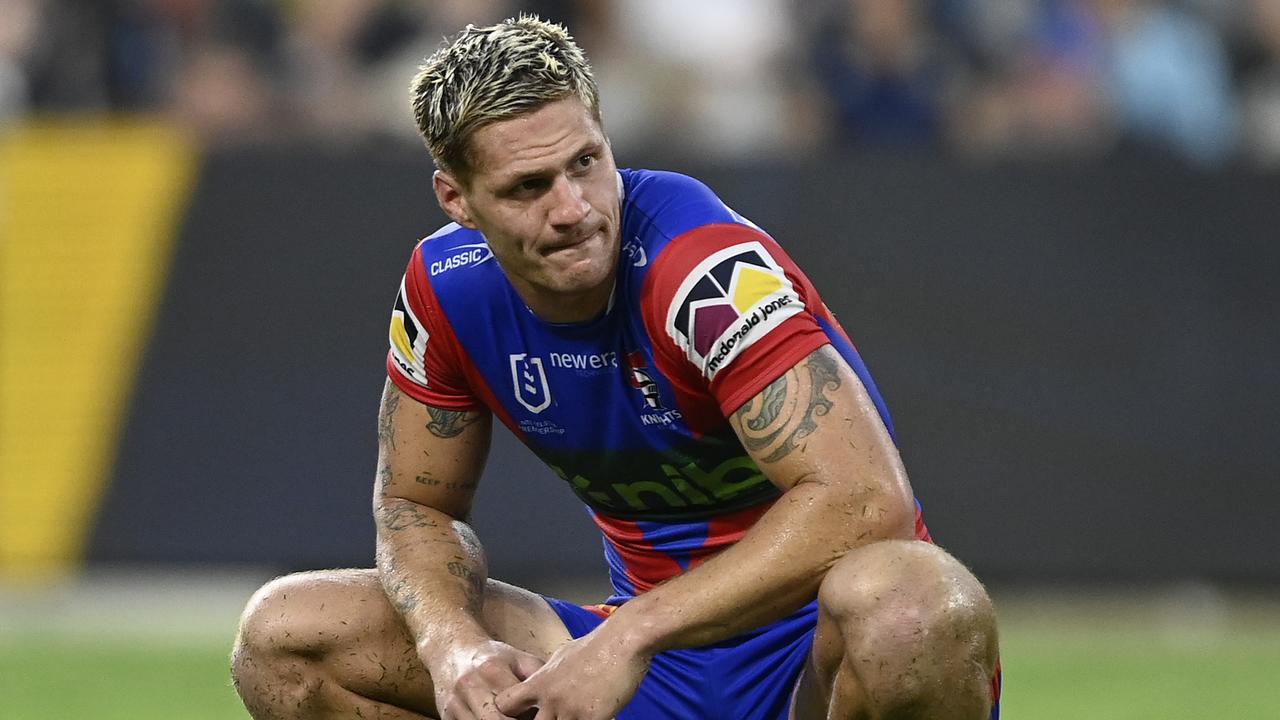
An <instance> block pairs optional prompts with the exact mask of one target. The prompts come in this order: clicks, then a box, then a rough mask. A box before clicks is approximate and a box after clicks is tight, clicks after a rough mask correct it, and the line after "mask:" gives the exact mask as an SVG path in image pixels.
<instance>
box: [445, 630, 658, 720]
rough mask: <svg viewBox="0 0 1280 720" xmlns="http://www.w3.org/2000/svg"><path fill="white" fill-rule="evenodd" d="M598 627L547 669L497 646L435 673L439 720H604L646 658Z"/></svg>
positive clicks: (627, 695) (636, 679) (629, 692)
mask: <svg viewBox="0 0 1280 720" xmlns="http://www.w3.org/2000/svg"><path fill="white" fill-rule="evenodd" d="M606 625H607V623H606ZM604 628H605V625H601V626H600V627H599V628H597V629H596V631H594V632H592V633H590V634H588V635H585V636H583V637H581V638H578V639H577V640H573V641H571V642H569V643H567V644H565V645H564V646H562V647H561V648H560V649H559V650H557V651H556V652H555V653H554V654H553V655H552V656H551V658H550V659H549V660H547V661H546V663H543V662H542V661H541V660H539V659H538V658H536V657H534V656H533V655H530V654H528V653H525V652H522V651H520V650H517V649H516V648H514V647H511V646H510V645H506V644H505V643H501V642H498V641H496V640H493V641H489V642H487V643H485V644H484V645H482V646H480V647H478V648H475V649H474V650H473V651H472V652H470V653H468V654H467V657H465V658H462V659H460V661H455V663H454V664H455V667H456V671H455V672H451V673H442V674H441V677H440V679H441V681H443V682H441V683H439V684H438V685H437V687H436V702H437V707H438V708H439V710H440V713H441V718H442V720H506V719H508V718H518V719H519V720H610V719H611V718H613V717H614V716H615V715H617V713H618V711H619V710H621V709H622V708H623V706H625V705H626V704H627V702H628V701H629V700H630V699H631V697H632V696H633V695H634V694H635V692H636V688H638V687H639V686H640V681H641V680H642V679H643V678H644V675H645V673H646V672H647V671H648V669H649V658H648V657H647V656H645V655H643V654H641V653H638V652H635V651H632V650H628V649H626V648H624V647H623V645H622V643H620V642H616V641H615V640H614V639H613V638H611V637H610V636H609V633H608V631H607V630H605V629H604ZM450 676H451V677H452V679H453V681H452V682H449V678H450Z"/></svg>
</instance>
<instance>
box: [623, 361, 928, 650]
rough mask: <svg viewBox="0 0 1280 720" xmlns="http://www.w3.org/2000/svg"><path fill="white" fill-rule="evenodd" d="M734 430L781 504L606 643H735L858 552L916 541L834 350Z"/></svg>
mask: <svg viewBox="0 0 1280 720" xmlns="http://www.w3.org/2000/svg"><path fill="white" fill-rule="evenodd" d="M730 423H731V425H732V426H733V428H734V430H735V431H736V432H737V434H738V436H739V438H740V439H741V440H742V443H743V446H744V447H746V449H747V451H748V453H750V455H751V456H752V458H753V459H754V460H755V461H756V463H757V464H758V465H759V466H760V469H761V470H763V471H764V472H765V474H766V475H767V476H768V477H769V479H770V480H771V481H772V482H773V483H774V484H775V485H777V486H778V487H779V488H780V489H782V490H783V491H784V493H783V495H782V497H781V498H779V499H778V501H777V502H776V503H774V505H773V507H771V508H770V509H769V511H768V512H766V513H765V514H764V515H763V516H762V517H761V518H760V520H759V521H758V522H757V523H756V524H755V525H754V526H753V527H752V528H751V530H749V531H748V532H747V533H746V534H745V535H744V536H743V538H742V539H741V540H740V541H738V543H737V544H735V545H733V546H732V547H730V548H728V549H726V550H725V551H723V552H721V553H720V554H719V555H717V556H715V557H713V558H712V559H710V560H708V561H707V562H705V563H703V564H702V565H699V566H698V567H696V568H693V569H692V570H690V571H689V572H686V573H684V574H682V575H679V576H677V577H675V578H673V579H672V580H670V581H668V582H666V583H664V584H662V585H660V586H658V587H657V588H654V589H653V590H651V591H649V592H647V593H645V594H643V595H640V596H639V597H637V598H635V599H633V600H631V601H629V602H627V603H626V604H625V605H623V606H622V607H621V608H619V609H618V611H617V612H615V613H614V614H613V615H612V616H611V617H610V618H609V620H607V621H606V622H605V624H604V625H603V626H602V629H604V628H606V627H608V628H609V629H608V631H607V634H610V635H613V637H612V638H609V639H608V641H609V642H613V643H616V644H620V645H622V646H624V647H628V648H632V649H633V650H635V651H636V652H638V653H639V654H640V655H641V656H651V655H652V654H653V653H656V652H659V651H662V650H666V649H670V648H674V647H690V646H696V645H703V644H707V643H712V642H716V641H718V640H722V639H724V638H727V637H731V636H733V635H735V634H737V633H740V632H743V631H745V630H747V629H750V628H753V627H757V626H759V625H761V624H764V623H766V622H770V621H772V620H775V619H777V618H779V617H782V616H785V615H786V614H788V613H790V612H792V611H794V610H796V609H797V608H799V607H800V606H801V605H803V604H805V603H806V602H809V601H810V600H812V599H813V598H814V597H815V596H816V594H817V590H818V585H819V583H820V582H821V580H822V578H823V577H824V576H825V574H826V572H827V570H829V569H830V568H831V566H832V565H833V564H834V563H835V562H836V561H837V560H839V559H840V558H841V557H843V556H844V554H845V553H846V552H848V551H849V550H851V549H852V548H854V547H857V546H859V545H862V544H865V543H869V542H872V541H875V540H879V539H886V538H910V537H912V530H913V521H914V517H915V513H914V510H915V508H914V504H913V501H912V494H911V488H910V485H909V484H908V482H907V476H906V472H905V470H904V469H903V467H902V463H901V460H900V459H899V457H898V452H897V450H896V449H895V447H894V445H893V442H892V440H891V439H890V438H889V435H888V432H887V430H886V429H885V427H884V424H883V423H882V422H881V420H880V416H879V414H878V413H877V412H876V408H875V405H874V404H873V403H872V401H871V398H870V397H869V396H868V395H867V392H866V390H865V389H864V388H863V386H862V383H861V381H859V380H858V377H857V376H856V375H855V374H854V373H853V371H852V370H851V369H850V368H849V366H848V365H847V364H846V363H845V362H844V360H843V359H842V358H841V357H840V356H839V354H837V353H836V352H835V350H834V349H833V348H832V347H831V346H829V345H828V346H824V347H822V348H820V349H819V350H817V351H815V352H813V353H812V354H810V355H809V356H808V357H806V358H805V359H804V360H802V361H801V362H799V363H797V364H796V365H795V366H794V367H793V368H791V369H790V370H789V371H787V372H786V373H785V374H784V375H783V376H782V377H780V378H778V379H777V380H776V381H775V382H773V383H772V384H770V385H769V386H768V387H766V388H765V389H764V390H762V391H761V392H760V393H759V394H757V395H756V396H755V397H754V398H752V399H751V400H750V401H749V402H747V403H746V404H745V405H744V406H743V407H741V408H740V409H739V410H737V411H736V412H735V413H734V414H733V415H732V417H731V418H730Z"/></svg>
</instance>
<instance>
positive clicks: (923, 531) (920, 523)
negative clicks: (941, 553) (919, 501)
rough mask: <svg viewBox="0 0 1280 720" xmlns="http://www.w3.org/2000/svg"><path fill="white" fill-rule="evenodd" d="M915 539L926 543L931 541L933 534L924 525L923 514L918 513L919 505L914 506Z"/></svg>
mask: <svg viewBox="0 0 1280 720" xmlns="http://www.w3.org/2000/svg"><path fill="white" fill-rule="evenodd" d="M916 539H917V540H923V541H925V542H927V543H932V542H933V536H932V535H930V534H929V528H927V527H925V526H924V515H921V514H920V506H919V505H917V506H916Z"/></svg>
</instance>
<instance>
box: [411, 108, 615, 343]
mask: <svg viewBox="0 0 1280 720" xmlns="http://www.w3.org/2000/svg"><path fill="white" fill-rule="evenodd" d="M471 157H472V160H473V165H474V170H473V172H472V175H471V182H470V184H469V185H464V184H462V183H461V182H459V180H458V179H457V178H454V177H453V176H450V175H448V174H447V173H443V172H437V173H436V176H435V191H436V197H437V199H438V200H439V201H440V206H441V207H442V208H444V211H445V212H446V213H447V214H448V215H449V217H450V218H452V219H453V220H454V221H456V222H458V223H459V224H461V225H463V226H464V227H469V228H474V229H477V230H479V231H480V232H481V233H483V234H484V238H485V241H486V242H487V243H488V244H489V248H490V250H492V251H493V255H494V257H495V258H496V259H497V260H498V264H499V265H501V267H502V269H503V271H504V272H505V273H506V275H507V278H508V280H510V282H511V284H512V286H514V287H515V289H516V292H518V293H519V294H520V297H521V298H522V299H523V300H524V301H525V304H526V305H528V306H529V308H530V309H532V310H533V311H534V312H535V313H536V314H537V315H538V316H539V317H541V318H543V319H544V320H548V321H551V322H575V321H581V320H587V319H590V318H591V317H593V316H595V315H597V314H599V313H600V312H601V311H602V310H604V308H605V306H606V304H607V303H608V299H609V294H610V292H611V291H612V289H613V279H614V272H615V269H616V266H617V260H618V248H619V241H618V233H619V227H620V215H621V209H620V204H619V197H618V181H617V169H616V167H615V166H614V162H613V153H612V151H611V150H610V149H609V143H608V140H607V139H606V138H605V136H604V132H603V131H602V130H601V128H600V125H599V124H598V123H597V122H596V120H595V118H594V117H592V115H591V111H590V110H588V109H587V107H586V106H585V105H583V104H582V102H581V101H580V100H578V99H577V98H569V99H565V100H559V101H556V102H553V103H549V104H547V105H544V106H542V107H541V108H539V109H538V110H536V111H534V112H532V113H529V114H527V115H522V116H520V117H516V118H512V119H510V120H503V121H500V122H496V123H493V124H491V125H486V126H485V127H483V128H481V129H480V130H478V131H476V133H475V134H474V135H472V137H471Z"/></svg>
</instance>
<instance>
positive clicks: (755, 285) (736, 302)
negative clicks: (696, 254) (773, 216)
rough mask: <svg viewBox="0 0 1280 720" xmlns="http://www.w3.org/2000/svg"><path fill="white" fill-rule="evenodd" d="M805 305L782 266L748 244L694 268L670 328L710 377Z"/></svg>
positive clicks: (673, 310)
mask: <svg viewBox="0 0 1280 720" xmlns="http://www.w3.org/2000/svg"><path fill="white" fill-rule="evenodd" d="M801 309H802V304H801V302H800V298H799V296H798V295H797V294H796V291H795V289H794V288H793V287H792V285H791V281H790V280H788V279H787V276H786V274H785V273H784V272H783V270H782V267H781V266H779V265H778V264H777V263H776V262H775V261H774V260H773V258H772V257H771V256H770V255H769V253H768V252H767V251H766V250H765V249H764V247H763V246H762V245H761V244H760V243H756V242H751V243H744V244H742V245H735V246H733V247H730V248H726V249H724V250H721V251H719V252H717V253H715V254H713V255H712V256H711V257H709V258H707V259H706V260H704V261H703V262H702V263H700V264H699V265H698V267H696V268H694V271H693V272H692V273H690V275H689V277H688V278H687V279H686V280H685V282H684V283H683V284H682V285H681V286H680V290H679V291H678V292H677V293H676V299H675V302H673V303H672V304H671V311H670V313H669V315H668V318H667V331H668V332H669V333H670V334H671V337H672V339H674V340H675V341H676V343H677V344H679V345H680V347H682V348H684V349H685V351H686V353H687V354H688V357H689V359H690V360H691V361H692V362H693V363H694V364H695V365H697V366H698V367H700V368H702V371H703V374H704V375H705V376H706V377H708V378H710V377H712V376H713V375H715V374H716V372H718V371H719V370H721V369H722V368H724V367H725V365H727V364H728V363H729V362H730V361H731V360H732V359H733V358H735V357H737V356H738V355H739V354H740V353H741V352H742V351H743V350H745V349H746V348H747V347H750V346H751V345H752V344H753V343H755V342H756V341H758V340H759V339H760V338H761V337H763V336H764V335H766V334H767V333H768V332H769V331H770V330H772V329H773V328H775V327H777V326H778V325H780V324H782V321H783V320H785V319H787V318H788V317H791V316H792V315H795V314H797V313H799V312H800V311H801Z"/></svg>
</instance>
